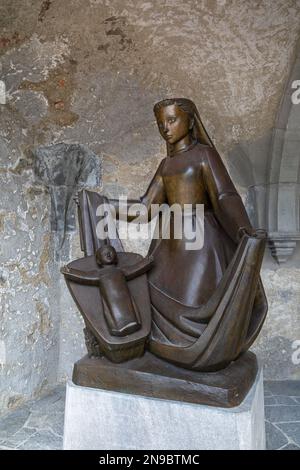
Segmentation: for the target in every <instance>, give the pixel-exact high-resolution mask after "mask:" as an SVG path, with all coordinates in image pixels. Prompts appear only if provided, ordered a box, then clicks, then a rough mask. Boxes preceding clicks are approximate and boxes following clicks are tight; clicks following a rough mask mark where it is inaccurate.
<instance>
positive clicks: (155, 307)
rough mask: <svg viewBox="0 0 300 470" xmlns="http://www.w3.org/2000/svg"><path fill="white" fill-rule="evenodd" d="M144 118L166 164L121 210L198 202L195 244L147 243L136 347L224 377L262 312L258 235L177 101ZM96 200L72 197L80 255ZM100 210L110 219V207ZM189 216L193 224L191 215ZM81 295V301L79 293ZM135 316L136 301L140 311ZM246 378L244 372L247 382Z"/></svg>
mask: <svg viewBox="0 0 300 470" xmlns="http://www.w3.org/2000/svg"><path fill="white" fill-rule="evenodd" d="M154 113H155V116H156V119H157V124H158V127H159V131H160V133H161V135H162V137H163V138H164V139H165V141H166V144H167V157H166V158H165V159H163V160H162V162H161V163H160V165H159V167H158V169H157V171H156V173H155V175H154V177H153V179H152V181H151V183H150V185H149V187H148V189H147V191H146V193H145V194H144V195H143V196H142V197H141V198H140V199H139V200H128V201H127V204H128V207H129V206H130V205H131V204H133V203H137V202H141V203H143V204H144V205H145V206H146V207H147V211H148V214H149V217H151V210H150V209H151V205H152V204H164V203H167V204H169V205H172V204H179V205H180V206H181V207H184V205H185V204H191V205H192V207H193V210H194V208H195V207H196V205H197V204H204V211H205V212H204V245H203V247H202V248H200V249H194V250H187V249H186V242H187V240H185V239H184V237H183V238H182V239H177V238H175V237H172V230H170V233H171V237H170V238H169V239H165V238H163V237H161V238H159V239H158V240H152V242H151V245H150V249H149V255H151V256H152V258H153V267H152V268H151V269H150V270H149V271H148V272H147V279H148V288H149V292H150V300H151V321H152V325H151V333H150V336H149V338H148V341H147V343H146V347H147V349H148V350H149V351H150V352H151V353H152V354H154V355H155V356H157V357H159V358H160V359H162V360H163V361H168V362H169V363H173V364H174V365H176V366H179V367H183V368H185V369H190V370H192V371H202V372H210V371H218V370H223V369H224V370H226V368H228V367H229V365H230V364H231V363H232V361H236V363H238V361H239V360H240V358H242V357H246V356H245V355H244V356H243V354H244V353H245V352H246V351H247V350H248V349H249V347H250V346H251V344H252V343H253V341H254V340H255V338H256V337H257V335H258V333H259V331H260V329H261V327H262V325H263V322H264V319H265V316H266V313H267V301H266V297H265V294H264V289H263V286H262V283H261V280H260V277H259V272H260V267H261V263H262V259H263V253H264V246H265V238H266V234H265V233H264V232H263V231H259V230H258V231H255V230H254V229H253V228H252V227H251V224H250V221H249V219H248V216H247V213H246V210H245V208H244V205H243V203H242V200H241V197H240V196H239V194H238V193H237V191H236V189H235V187H234V185H233V183H232V181H231V179H230V177H229V175H228V173H227V170H226V168H225V166H224V164H223V162H222V160H221V158H220V156H219V154H218V152H217V150H216V149H215V147H214V145H213V143H212V141H211V139H210V138H209V136H208V134H207V132H206V130H205V128H204V126H203V124H202V122H201V119H200V117H199V114H198V111H197V109H196V107H195V105H194V103H193V102H192V101H190V100H188V99H183V98H178V99H177V98H175V99H169V100H164V101H161V102H159V103H157V104H156V105H155V107H154ZM101 198H102V200H103V196H100V195H97V194H96V193H92V192H88V191H83V193H81V195H80V198H79V216H80V217H79V218H80V222H81V224H80V233H81V240H82V248H83V251H84V252H85V254H86V256H88V255H92V254H93V253H95V251H96V250H97V249H98V248H99V246H100V245H101V242H99V240H97V237H96V234H95V226H96V222H97V217H96V215H95V209H96V206H97V205H98V204H99V202H100V200H101ZM109 202H110V204H112V205H113V206H114V208H115V210H116V215H117V217H119V216H120V214H119V212H118V201H117V200H110V201H109ZM191 217H192V219H193V220H194V219H196V212H192V215H191ZM128 219H130V217H128ZM195 223H197V221H196V220H195ZM172 224H173V221H172V217H171V218H170V225H171V226H172ZM110 243H111V244H112V245H114V247H115V248H116V250H117V251H118V252H119V254H118V256H120V255H121V254H122V253H120V252H122V251H123V247H122V244H121V242H120V240H119V239H118V237H117V238H116V239H114V240H110ZM123 255H125V254H123ZM84 259H85V258H83V260H84ZM65 275H66V274H65ZM82 295H87V293H85V294H84V293H83V291H82ZM109 295H110V294H109V290H107V291H106V294H104V293H102V297H105V296H107V298H109ZM77 302H78V300H77ZM111 302H113V301H111ZM143 308H146V300H145V301H144V302H143V307H142V309H141V311H142V310H143ZM83 311H84V308H83V307H82V308H81V312H83ZM130 337H131V335H130V334H129V335H128V341H130ZM147 354H148V356H149V353H147ZM148 356H147V357H148ZM132 357H133V356H132ZM247 357H248V356H247ZM141 360H142V359H140V361H141ZM145 361H146V360H145ZM146 362H147V361H146ZM150 362H151V361H150ZM250 362H251V361H250ZM151 364H152V363H151ZM148 365H149V360H148ZM128 367H130V365H129V366H128ZM151 367H152V369H153V367H154V366H151ZM230 367H231V366H230ZM233 369H234V367H233ZM178 370H179V369H178ZM245 370H246V369H245ZM250 375H251V374H250V373H249V371H248V378H249V376H250ZM252 376H255V374H252ZM252 378H253V377H252ZM250 382H251V381H250ZM250 382H249V380H248V385H249V383H250ZM246 388H247V387H246ZM248 388H249V387H248ZM225 406H226V405H225ZM227 406H230V405H227Z"/></svg>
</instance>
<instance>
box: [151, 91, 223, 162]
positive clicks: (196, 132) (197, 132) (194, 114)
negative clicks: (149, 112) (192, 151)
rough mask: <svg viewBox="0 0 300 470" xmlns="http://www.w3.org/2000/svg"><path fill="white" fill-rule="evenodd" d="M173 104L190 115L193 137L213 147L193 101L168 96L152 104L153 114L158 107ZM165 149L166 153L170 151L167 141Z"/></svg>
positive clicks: (156, 111)
mask: <svg viewBox="0 0 300 470" xmlns="http://www.w3.org/2000/svg"><path fill="white" fill-rule="evenodd" d="M173 104H176V105H177V106H179V107H180V108H181V109H182V110H183V111H185V112H186V113H187V114H188V115H189V116H190V118H191V119H193V120H194V125H193V128H192V136H193V139H194V140H196V141H197V142H199V143H200V144H204V145H208V146H209V147H214V144H213V142H212V140H211V138H210V137H209V135H208V133H207V131H206V129H205V127H204V125H203V123H202V121H201V118H200V115H199V113H198V110H197V108H196V106H195V104H194V103H193V101H191V100H189V99H187V98H169V99H166V100H162V101H159V102H158V103H156V104H155V105H154V108H153V111H154V114H155V115H157V113H158V111H159V109H161V108H163V107H165V106H170V105H173ZM167 151H168V155H169V154H170V153H172V145H171V144H169V143H167Z"/></svg>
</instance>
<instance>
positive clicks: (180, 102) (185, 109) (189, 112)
mask: <svg viewBox="0 0 300 470" xmlns="http://www.w3.org/2000/svg"><path fill="white" fill-rule="evenodd" d="M153 110H154V114H155V117H156V120H157V124H158V127H159V131H160V133H161V135H162V137H163V138H164V139H165V140H166V142H167V147H168V153H169V152H171V151H172V146H173V145H174V144H175V143H176V141H178V140H180V139H182V138H183V137H184V136H185V135H187V134H190V135H191V138H192V139H193V140H196V141H198V142H199V143H201V144H205V145H209V146H211V147H212V146H213V144H212V141H211V139H210V137H209V135H208V134H207V132H206V130H205V128H204V126H203V124H202V121H201V119H200V116H199V113H198V110H197V108H196V106H195V104H194V103H193V101H191V100H189V99H187V98H170V99H166V100H162V101H159V102H158V103H156V104H155V106H154V109H153Z"/></svg>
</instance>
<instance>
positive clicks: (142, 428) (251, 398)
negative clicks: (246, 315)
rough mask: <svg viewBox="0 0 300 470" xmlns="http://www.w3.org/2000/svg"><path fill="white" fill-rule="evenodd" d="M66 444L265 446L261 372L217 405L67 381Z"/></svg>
mask: <svg viewBox="0 0 300 470" xmlns="http://www.w3.org/2000/svg"><path fill="white" fill-rule="evenodd" d="M64 449H78V450H84V449H94V450H103V449H105V450H113V449H121V450H133V449H139V450H144V449H148V450H156V449H157V450H184V449H185V450H208V449H213V450H217V449H241V450H242V449H265V424H264V396H263V376H262V370H259V372H258V374H257V378H256V380H255V382H254V384H253V385H252V387H251V389H250V391H249V393H248V394H247V396H246V397H245V399H244V400H243V402H242V403H241V404H240V405H239V406H237V407H234V408H220V407H212V406H207V405H200V404H195V403H188V402H184V401H175V400H166V399H161V398H152V397H145V396H141V395H134V394H128V393H121V392H114V391H111V390H104V389H102V390H101V389H95V388H89V387H82V386H78V385H75V384H74V383H73V382H69V383H68V384H67V396H66V408H65V428H64Z"/></svg>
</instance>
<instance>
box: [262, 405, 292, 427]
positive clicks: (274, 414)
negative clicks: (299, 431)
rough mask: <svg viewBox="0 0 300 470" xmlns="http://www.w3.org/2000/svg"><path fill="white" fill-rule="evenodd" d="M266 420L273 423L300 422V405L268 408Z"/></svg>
mask: <svg viewBox="0 0 300 470" xmlns="http://www.w3.org/2000/svg"><path fill="white" fill-rule="evenodd" d="M265 413H266V419H267V420H269V421H270V422H271V423H280V422H282V421H300V406H299V405H296V404H295V405H274V406H273V405H271V406H266V409H265Z"/></svg>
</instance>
